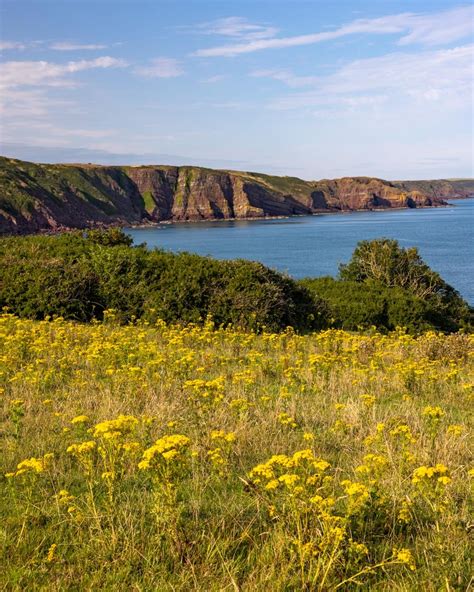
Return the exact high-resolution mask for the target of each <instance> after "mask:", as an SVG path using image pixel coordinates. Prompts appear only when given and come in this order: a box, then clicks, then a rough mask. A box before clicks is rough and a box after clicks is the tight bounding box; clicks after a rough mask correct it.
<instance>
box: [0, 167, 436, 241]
mask: <svg viewBox="0 0 474 592" xmlns="http://www.w3.org/2000/svg"><path fill="white" fill-rule="evenodd" d="M443 204H444V202H443V201H442V200H441V199H439V198H437V197H433V196H432V195H427V194H426V193H424V192H422V191H419V190H408V188H407V187H397V186H395V185H394V184H392V183H390V182H387V181H383V180H381V179H374V178H367V177H346V178H342V179H335V180H322V181H303V180H301V179H297V178H292V177H275V176H269V175H260V174H258V173H241V172H235V171H219V170H211V169H204V168H198V167H174V166H140V167H103V166H98V165H37V164H33V163H26V162H22V161H18V160H12V159H6V158H1V157H0V231H1V232H9V233H11V232H17V233H23V232H37V231H41V230H60V229H64V228H87V227H92V226H107V225H117V224H118V225H130V224H141V223H147V222H159V221H164V220H210V219H230V218H259V217H265V216H291V215H308V214H313V213H317V212H327V211H350V210H360V209H369V210H370V209H381V208H393V207H396V208H400V207H418V206H436V205H443Z"/></svg>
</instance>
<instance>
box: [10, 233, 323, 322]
mask: <svg viewBox="0 0 474 592" xmlns="http://www.w3.org/2000/svg"><path fill="white" fill-rule="evenodd" d="M111 245H114V246H111ZM0 305H1V306H7V307H9V309H10V310H11V311H12V312H14V313H15V314H18V315H20V316H24V317H30V318H44V317H45V316H46V315H61V316H64V317H66V318H71V319H76V320H79V321H89V320H91V319H92V318H99V319H100V318H102V315H103V311H104V310H105V309H110V308H113V309H115V310H116V313H117V317H118V318H119V319H120V320H121V321H124V322H126V321H129V320H131V319H133V318H141V317H143V318H145V319H147V320H150V321H153V320H156V319H157V318H160V319H163V320H165V321H167V322H176V321H184V322H199V321H202V320H203V319H205V318H207V317H208V316H212V318H213V319H214V321H215V322H216V323H218V324H229V323H232V324H235V325H236V326H239V327H242V328H247V329H257V328H259V327H261V326H266V327H268V329H271V330H280V329H283V328H285V327H286V326H289V325H291V326H293V327H294V328H295V329H297V330H299V331H304V330H311V329H316V328H319V327H321V326H323V323H324V322H325V319H326V314H325V307H324V303H322V302H321V301H319V300H318V299H317V298H314V297H313V296H311V294H310V293H309V291H308V290H307V289H306V288H304V287H302V286H300V285H298V284H297V283H296V282H295V281H293V280H291V279H290V278H288V277H285V276H283V275H282V274H279V273H277V272H275V271H272V270H270V269H268V268H266V267H265V266H263V265H261V264H259V263H252V262H249V261H217V260H214V259H211V258H208V257H200V256H198V255H191V254H189V253H182V254H179V255H176V254H172V253H167V252H163V251H158V250H154V251H149V250H147V249H146V248H145V247H144V246H139V247H130V246H127V240H126V239H125V240H122V238H121V237H120V233H118V232H117V231H116V230H114V231H111V232H103V233H102V234H101V233H99V232H89V233H88V236H87V237H84V236H82V235H81V234H80V233H73V234H63V235H60V236H29V237H15V238H13V237H9V238H3V239H1V240H0Z"/></svg>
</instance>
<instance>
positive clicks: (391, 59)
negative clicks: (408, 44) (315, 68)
mask: <svg viewBox="0 0 474 592" xmlns="http://www.w3.org/2000/svg"><path fill="white" fill-rule="evenodd" d="M473 50H474V45H472V44H469V45H464V46H460V47H455V48H453V49H443V50H431V51H424V52H421V53H417V54H410V53H402V52H396V53H390V54H387V55H384V56H381V57H376V58H368V59H362V60H355V61H353V62H350V63H349V64H347V65H345V66H343V67H342V68H340V69H339V70H338V71H337V72H335V73H334V74H331V75H328V76H320V77H314V79H313V81H312V86H311V90H309V91H305V92H297V93H293V94H291V95H288V96H286V97H282V98H279V99H276V100H274V101H273V102H272V106H273V107H275V108H279V109H300V108H304V107H318V106H321V105H329V106H331V105H332V106H337V105H349V106H360V105H364V104H365V105H370V104H380V103H383V102H385V101H387V100H389V99H392V101H394V102H395V103H396V102H401V101H409V102H417V103H426V102H432V103H433V102H439V103H440V104H443V105H446V106H458V105H465V104H467V103H468V102H469V101H470V97H471V93H472V63H473ZM262 74H263V73H260V75H262ZM251 75H252V74H251ZM253 75H255V73H253ZM267 75H268V76H269V77H270V78H277V79H278V80H281V81H282V82H284V83H286V84H287V85H288V86H290V87H291V86H293V87H294V86H296V85H295V84H294V83H293V80H296V81H298V79H299V78H302V79H303V80H304V79H306V78H308V79H309V78H310V77H297V76H293V75H291V74H288V73H283V74H280V76H279V77H277V76H275V74H274V73H272V71H270V72H269V73H268V74H267ZM392 104H393V103H392Z"/></svg>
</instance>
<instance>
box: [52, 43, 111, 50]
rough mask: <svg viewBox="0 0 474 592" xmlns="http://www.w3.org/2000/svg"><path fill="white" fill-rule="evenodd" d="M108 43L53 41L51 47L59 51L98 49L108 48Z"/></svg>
mask: <svg viewBox="0 0 474 592" xmlns="http://www.w3.org/2000/svg"><path fill="white" fill-rule="evenodd" d="M107 47H108V46H107V45H103V44H99V43H96V44H93V43H89V44H87V43H68V42H66V41H64V42H58V43H52V44H51V45H50V46H49V48H50V49H55V50H57V51H78V50H90V51H93V50H98V49H107Z"/></svg>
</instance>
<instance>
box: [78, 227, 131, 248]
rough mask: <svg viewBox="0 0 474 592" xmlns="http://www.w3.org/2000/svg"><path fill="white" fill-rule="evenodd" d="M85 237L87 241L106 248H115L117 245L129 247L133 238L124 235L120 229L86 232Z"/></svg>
mask: <svg viewBox="0 0 474 592" xmlns="http://www.w3.org/2000/svg"><path fill="white" fill-rule="evenodd" d="M85 236H86V237H87V239H88V240H89V241H91V242H93V243H96V244H98V245H104V246H106V247H115V246H117V245H125V246H126V247H130V246H131V245H132V243H133V238H132V237H131V236H129V235H128V234H125V232H124V231H123V230H122V229H121V228H108V229H106V230H100V229H93V230H88V231H87V233H86V235H85Z"/></svg>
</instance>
